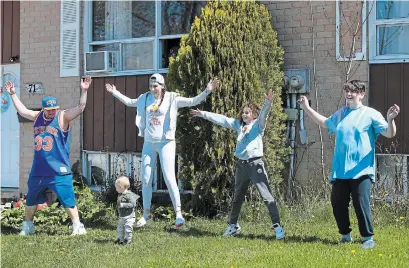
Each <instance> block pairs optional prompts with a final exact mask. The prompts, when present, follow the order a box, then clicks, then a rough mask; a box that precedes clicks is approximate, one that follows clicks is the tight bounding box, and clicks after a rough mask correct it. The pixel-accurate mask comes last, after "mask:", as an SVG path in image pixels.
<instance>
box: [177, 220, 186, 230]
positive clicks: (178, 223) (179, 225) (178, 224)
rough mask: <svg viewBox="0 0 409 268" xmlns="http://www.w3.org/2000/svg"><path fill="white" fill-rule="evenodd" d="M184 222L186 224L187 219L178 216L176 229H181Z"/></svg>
mask: <svg viewBox="0 0 409 268" xmlns="http://www.w3.org/2000/svg"><path fill="white" fill-rule="evenodd" d="M184 224H185V219H184V218H176V222H175V228H176V229H179V228H180V227H182V226H183V225H184Z"/></svg>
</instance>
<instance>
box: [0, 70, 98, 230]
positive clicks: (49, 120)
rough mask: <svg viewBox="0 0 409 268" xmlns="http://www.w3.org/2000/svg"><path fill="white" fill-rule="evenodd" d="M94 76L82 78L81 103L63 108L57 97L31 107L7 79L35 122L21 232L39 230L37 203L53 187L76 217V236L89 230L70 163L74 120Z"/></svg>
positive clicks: (24, 111) (21, 109)
mask: <svg viewBox="0 0 409 268" xmlns="http://www.w3.org/2000/svg"><path fill="white" fill-rule="evenodd" d="M90 85H91V77H88V76H87V77H85V78H84V79H83V80H81V89H82V94H81V97H80V102H79V104H78V105H77V106H75V107H73V108H70V109H67V110H61V109H60V106H59V105H58V101H57V99H56V98H55V97H53V96H47V97H45V98H43V100H42V107H43V109H42V110H41V111H33V110H29V109H27V108H26V107H25V106H24V104H23V103H22V102H21V101H20V100H19V98H18V97H17V95H16V91H15V89H14V85H13V84H12V83H11V82H10V81H7V82H6V85H5V88H6V90H7V92H8V93H9V94H10V96H11V99H12V100H13V104H14V106H15V107H16V110H17V112H18V113H19V114H20V115H21V116H22V117H24V118H27V119H28V120H31V121H34V125H33V128H34V160H33V165H32V168H31V172H30V175H29V178H28V193H27V201H26V207H25V221H24V222H23V227H22V230H21V232H20V235H28V234H33V233H34V232H35V229H34V224H33V218H34V214H35V212H36V209H37V204H41V203H44V202H45V201H46V196H45V191H46V190H47V189H51V190H53V191H54V192H55V193H56V194H57V196H58V198H59V200H60V202H61V204H62V206H63V207H64V208H65V210H66V211H67V213H68V215H69V216H70V218H71V220H72V235H83V234H85V233H86V231H85V228H84V225H83V224H82V223H81V222H80V220H79V215H78V209H77V206H76V201H75V195H74V187H73V181H72V172H71V165H70V158H69V152H70V149H69V148H70V122H71V121H72V120H73V119H75V118H76V117H78V116H79V115H80V114H81V113H82V112H83V111H84V108H85V105H86V103H87V90H88V88H89V86H90Z"/></svg>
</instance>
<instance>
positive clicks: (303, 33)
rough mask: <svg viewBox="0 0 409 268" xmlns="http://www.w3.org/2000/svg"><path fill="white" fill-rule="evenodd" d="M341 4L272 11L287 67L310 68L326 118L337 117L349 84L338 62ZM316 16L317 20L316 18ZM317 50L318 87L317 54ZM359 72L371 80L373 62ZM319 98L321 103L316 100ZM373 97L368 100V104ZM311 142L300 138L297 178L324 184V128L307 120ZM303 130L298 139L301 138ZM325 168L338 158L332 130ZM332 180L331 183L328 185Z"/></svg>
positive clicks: (300, 4) (361, 64)
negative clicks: (338, 8) (338, 11)
mask: <svg viewBox="0 0 409 268" xmlns="http://www.w3.org/2000/svg"><path fill="white" fill-rule="evenodd" d="M335 4H336V2H335V1H319V2H318V1H311V2H309V1H294V2H293V1H291V2H290V1H289V2H281V1H269V2H266V6H267V7H268V9H269V10H270V11H271V14H272V25H273V28H274V29H275V30H276V31H277V33H278V39H279V42H280V44H281V46H282V47H283V48H284V50H285V55H284V59H285V60H284V68H286V69H289V68H309V69H310V70H311V93H310V94H309V95H308V96H307V97H308V98H309V99H310V100H311V102H312V107H313V108H314V109H317V105H316V103H317V100H318V110H319V112H320V113H321V114H322V115H324V116H329V115H331V114H332V113H333V112H334V111H335V110H336V109H337V107H338V105H342V104H343V103H344V102H343V101H344V99H343V97H342V95H341V93H342V84H343V81H345V77H346V76H345V71H344V69H345V63H343V62H337V61H336V59H335V55H336V44H335V38H336V21H335V15H336V12H335V11H336V6H335ZM312 15H313V16H312ZM313 43H314V50H315V70H316V71H315V78H316V79H315V81H316V82H315V84H316V86H315V85H314V75H313V72H312V70H313V69H314V56H313V55H314V54H313ZM352 68H353V69H354V70H356V72H355V73H354V74H353V76H352V78H354V79H361V80H364V81H367V80H368V62H367V61H356V62H353V67H352ZM315 95H317V98H316V97H315ZM366 101H367V98H366V99H365V102H366ZM304 122H305V127H306V131H307V134H308V138H309V142H311V143H312V144H309V145H308V148H306V146H305V145H301V144H300V141H299V137H297V143H298V145H297V149H296V161H297V162H296V165H299V166H298V169H297V170H296V178H297V180H298V181H303V182H307V181H308V182H309V181H316V182H318V181H321V180H320V178H322V175H321V165H320V163H321V143H320V135H319V130H318V126H317V125H316V124H315V123H314V122H312V121H311V120H309V119H308V118H305V121H304ZM298 130H299V128H298V127H297V136H298ZM322 136H323V137H322V138H323V147H324V163H325V168H326V170H327V175H328V172H329V170H330V169H331V161H332V156H333V142H332V141H333V137H330V136H329V135H328V131H327V130H326V129H323V130H322ZM326 179H327V178H325V180H326Z"/></svg>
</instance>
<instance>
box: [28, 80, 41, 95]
mask: <svg viewBox="0 0 409 268" xmlns="http://www.w3.org/2000/svg"><path fill="white" fill-rule="evenodd" d="M24 89H25V90H26V91H27V92H28V93H32V94H44V88H43V84H41V83H34V84H24Z"/></svg>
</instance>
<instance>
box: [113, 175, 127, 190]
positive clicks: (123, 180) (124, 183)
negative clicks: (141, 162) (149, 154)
mask: <svg viewBox="0 0 409 268" xmlns="http://www.w3.org/2000/svg"><path fill="white" fill-rule="evenodd" d="M115 183H119V185H121V187H122V188H126V189H128V188H129V185H130V183H129V178H128V177H127V176H119V177H118V178H117V179H116V181H115Z"/></svg>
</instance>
